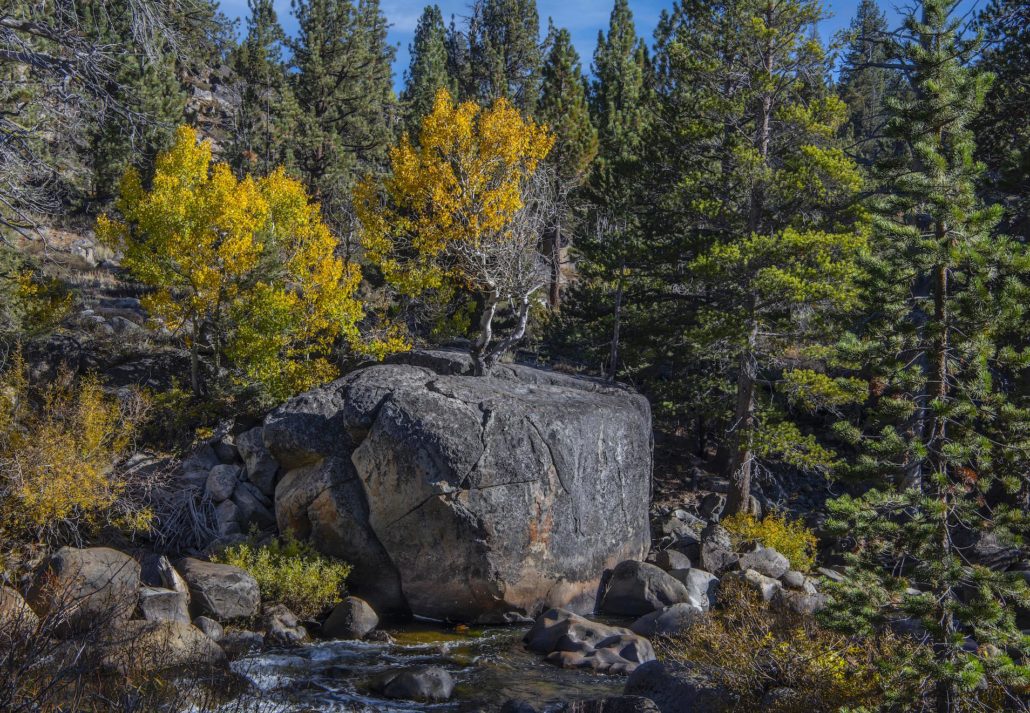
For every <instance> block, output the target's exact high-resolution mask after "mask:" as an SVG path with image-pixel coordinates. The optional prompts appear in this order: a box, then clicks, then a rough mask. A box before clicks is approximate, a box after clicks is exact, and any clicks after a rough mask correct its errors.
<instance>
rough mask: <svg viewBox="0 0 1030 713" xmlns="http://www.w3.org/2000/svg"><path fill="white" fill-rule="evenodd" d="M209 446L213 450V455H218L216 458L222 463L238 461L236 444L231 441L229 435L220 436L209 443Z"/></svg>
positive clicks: (238, 454)
mask: <svg viewBox="0 0 1030 713" xmlns="http://www.w3.org/2000/svg"><path fill="white" fill-rule="evenodd" d="M211 447H212V448H213V449H214V451H215V455H217V456H218V460H220V461H222V463H237V462H239V461H240V452H239V451H238V450H237V449H236V444H235V443H233V442H232V438H231V437H230V436H226V437H224V438H220V439H219V440H217V441H215V442H214V443H212V444H211Z"/></svg>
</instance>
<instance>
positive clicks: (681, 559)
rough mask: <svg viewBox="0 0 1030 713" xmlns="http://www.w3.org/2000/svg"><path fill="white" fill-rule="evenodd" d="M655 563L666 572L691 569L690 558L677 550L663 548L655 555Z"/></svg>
mask: <svg viewBox="0 0 1030 713" xmlns="http://www.w3.org/2000/svg"><path fill="white" fill-rule="evenodd" d="M654 563H655V564H656V565H657V566H659V567H661V568H662V569H664V570H665V571H666V572H671V571H672V570H674V569H690V558H689V557H687V556H686V555H685V554H683V553H682V552H677V551H676V550H662V551H661V552H659V553H658V554H657V555H655V558H654Z"/></svg>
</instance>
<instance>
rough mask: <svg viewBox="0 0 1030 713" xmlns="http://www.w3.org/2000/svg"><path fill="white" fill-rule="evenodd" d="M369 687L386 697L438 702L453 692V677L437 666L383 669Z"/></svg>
mask: <svg viewBox="0 0 1030 713" xmlns="http://www.w3.org/2000/svg"><path fill="white" fill-rule="evenodd" d="M370 687H371V688H372V690H373V691H375V692H377V693H380V694H382V695H384V696H386V697H387V698H399V699H403V700H406V701H434V702H440V701H446V700H448V699H449V698H450V697H451V696H452V695H453V694H454V678H453V677H452V676H451V674H449V673H448V672H447V671H445V670H444V669H442V668H439V667H438V666H413V667H410V668H402V669H396V670H393V671H385V672H383V673H381V674H379V675H378V676H376V677H375V678H374V679H373V680H372V682H371V684H370Z"/></svg>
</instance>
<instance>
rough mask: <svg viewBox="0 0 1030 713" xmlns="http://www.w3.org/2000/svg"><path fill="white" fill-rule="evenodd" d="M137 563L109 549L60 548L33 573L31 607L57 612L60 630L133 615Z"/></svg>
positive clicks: (84, 627) (79, 629) (80, 629)
mask: <svg viewBox="0 0 1030 713" xmlns="http://www.w3.org/2000/svg"><path fill="white" fill-rule="evenodd" d="M139 586H140V566H139V563H137V562H136V560H134V559H133V558H132V557H130V556H129V555H127V554H125V553H123V552H118V551H117V550H112V549H110V548H107V547H90V548H86V549H77V548H74V547H62V548H61V549H59V550H58V551H57V552H56V553H55V554H54V555H53V556H52V557H51V558H50V560H49V561H48V562H47V564H46V565H45V566H44V567H43V568H42V569H41V570H40V571H39V573H38V574H37V576H36V579H35V582H34V584H33V586H32V589H31V590H30V592H29V601H30V603H31V604H32V605H33V609H35V610H36V611H37V612H39V613H40V614H41V615H42V614H57V615H59V616H60V619H61V626H60V627H59V629H61V630H64V631H66V632H75V633H82V632H85V631H89V630H92V629H95V628H97V627H106V626H109V625H114V624H117V623H118V622H121V621H124V620H127V619H129V618H131V617H132V613H133V612H134V611H135V610H136V602H137V600H138V596H139Z"/></svg>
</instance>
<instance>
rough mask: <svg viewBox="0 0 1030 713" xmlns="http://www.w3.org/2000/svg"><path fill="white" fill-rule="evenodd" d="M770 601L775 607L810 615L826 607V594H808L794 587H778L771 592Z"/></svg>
mask: <svg viewBox="0 0 1030 713" xmlns="http://www.w3.org/2000/svg"><path fill="white" fill-rule="evenodd" d="M771 602H772V606H773V608H775V609H780V610H782V611H790V612H794V613H795V614H805V615H811V614H815V613H817V612H819V611H821V610H822V609H823V608H825V607H826V595H825V594H808V593H807V592H803V591H801V592H799V591H797V590H794V589H780V590H778V591H776V592H774V593H773V596H772V599H771Z"/></svg>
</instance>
